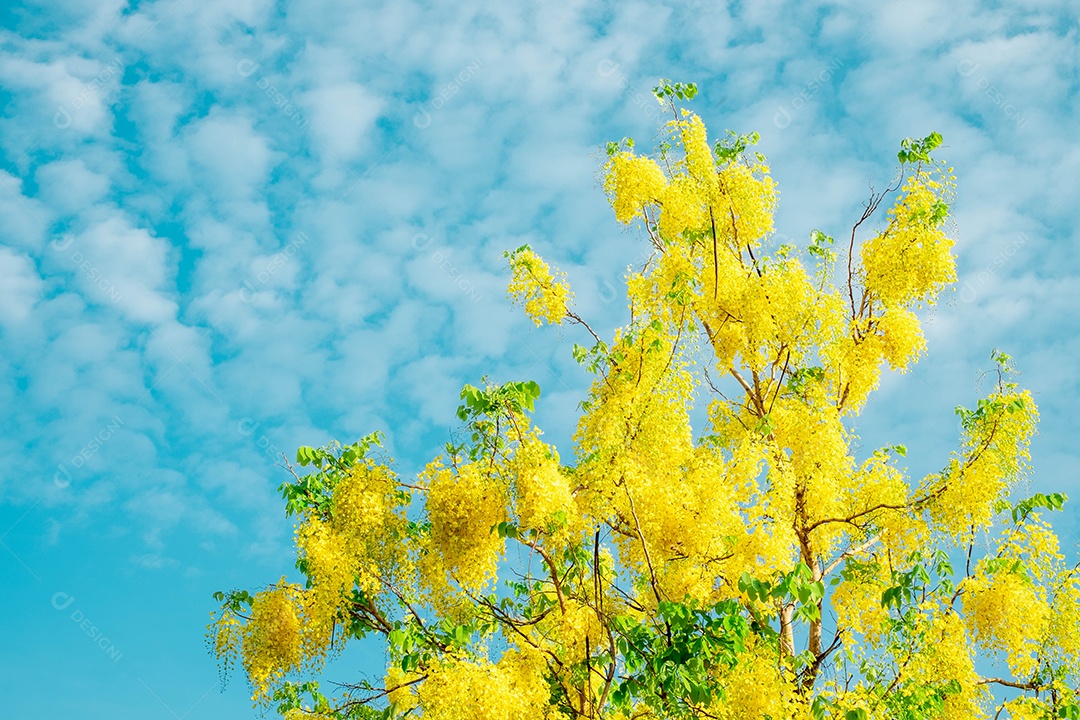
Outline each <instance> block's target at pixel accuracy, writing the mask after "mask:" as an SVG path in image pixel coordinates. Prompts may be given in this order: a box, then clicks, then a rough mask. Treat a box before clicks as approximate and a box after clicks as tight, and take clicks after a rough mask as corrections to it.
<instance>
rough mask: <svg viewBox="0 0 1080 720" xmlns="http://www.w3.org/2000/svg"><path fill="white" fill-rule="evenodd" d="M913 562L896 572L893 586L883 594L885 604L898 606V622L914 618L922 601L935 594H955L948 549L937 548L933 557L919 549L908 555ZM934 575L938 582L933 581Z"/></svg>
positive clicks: (909, 620) (885, 605)
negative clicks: (905, 568) (924, 555)
mask: <svg viewBox="0 0 1080 720" xmlns="http://www.w3.org/2000/svg"><path fill="white" fill-rule="evenodd" d="M908 560H909V562H910V563H911V565H910V567H909V568H908V569H907V570H903V571H894V572H893V573H892V578H891V579H892V585H890V586H889V587H888V588H886V589H885V591H884V592H882V594H881V606H882V607H886V608H895V609H896V610H897V611H898V612H899V618H898V620H897V621H896V622H898V623H899V624H900V625H905V624H907V623H910V622H913V621H914V615H911V614H909V613H917V608H916V605H917V604H919V603H922V602H924V601H925V600H926V598H927V597H928V596H929V595H930V594H932V593H939V592H940V593H944V594H946V595H948V594H951V593H952V592H953V590H954V588H955V585H954V583H953V579H952V578H953V566H952V562H951V561H950V560H949V554H948V553H947V552H945V551H944V550H935V551H934V552H933V554H931V555H930V556H929V558H924V557H923V555H922V553H920V552H918V551H916V552H914V553H912V554H911V555H910V556H909V557H908ZM934 578H936V579H937V581H938V582H937V585H936V586H935V585H934V584H933V580H934Z"/></svg>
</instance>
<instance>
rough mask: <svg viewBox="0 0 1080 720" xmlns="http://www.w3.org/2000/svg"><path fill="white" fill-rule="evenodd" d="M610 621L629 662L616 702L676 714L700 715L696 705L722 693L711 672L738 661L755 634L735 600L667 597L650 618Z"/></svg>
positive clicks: (616, 688)
mask: <svg viewBox="0 0 1080 720" xmlns="http://www.w3.org/2000/svg"><path fill="white" fill-rule="evenodd" d="M611 625H612V628H613V629H614V630H615V633H616V639H615V643H616V647H617V649H618V651H619V653H620V654H621V655H622V657H623V659H624V663H625V667H624V669H623V673H622V674H621V676H620V680H619V682H618V683H616V685H615V686H614V688H613V690H612V693H611V700H612V704H613V705H614V706H615V707H616V708H620V709H623V710H629V709H630V707H632V705H633V703H634V702H639V703H643V704H645V705H646V706H647V707H649V708H650V709H651V710H652V711H653V712H655V713H657V714H658V715H659V716H661V717H671V718H691V717H699V715H698V714H696V713H695V712H694V707H695V706H696V705H707V704H708V703H711V702H713V701H714V700H716V699H717V698H718V697H719V696H720V691H719V689H718V688H717V686H716V683H715V682H713V681H712V677H711V674H712V673H713V672H714V671H715V670H717V669H719V668H727V667H731V666H732V665H734V664H735V663H736V662H737V659H738V653H740V652H742V651H743V650H744V649H745V642H746V638H747V636H748V635H749V634H750V626H749V623H748V622H747V620H746V618H745V617H744V616H743V615H742V613H741V610H740V606H739V603H738V602H737V601H735V600H727V601H724V602H720V603H717V604H716V605H714V606H712V607H708V608H702V607H699V606H698V604H697V603H696V602H695V601H693V600H689V599H688V601H687V602H682V603H677V602H670V601H662V602H660V603H659V605H658V607H657V614H656V617H655V618H653V619H651V620H650V621H639V620H637V619H635V618H632V617H629V616H625V615H618V616H615V617H613V618H612V623H611ZM599 662H603V660H602V659H601V661H599Z"/></svg>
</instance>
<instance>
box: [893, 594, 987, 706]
mask: <svg viewBox="0 0 1080 720" xmlns="http://www.w3.org/2000/svg"><path fill="white" fill-rule="evenodd" d="M923 642H924V644H923V647H922V648H921V649H920V651H919V652H918V653H917V654H916V656H915V657H914V658H912V661H911V662H910V670H909V671H908V673H907V674H908V676H909V677H910V678H911V679H912V680H914V681H915V682H919V683H925V684H928V685H929V684H933V685H941V684H943V683H946V682H949V681H953V680H955V681H956V682H957V683H958V684H959V686H960V692H959V693H950V694H947V695H946V696H945V707H944V711H943V712H942V714H941V715H940V716H938V717H937V718H934V719H933V720H953V718H972V719H973V720H974V719H975V718H980V719H981V718H985V717H986V713H985V712H984V711H983V705H984V703H985V700H986V697H987V695H988V693H987V690H986V686H985V685H980V684H979V674H978V673H977V672H975V663H974V660H973V658H972V648H971V647H970V643H969V642H968V637H967V633H966V632H965V629H964V621H963V620H962V619H961V618H960V616H959V615H957V614H956V613H955V612H951V611H947V610H946V611H944V612H942V613H938V614H935V615H932V616H931V617H930V622H929V626H928V628H927V631H926V635H925V636H924V641H923Z"/></svg>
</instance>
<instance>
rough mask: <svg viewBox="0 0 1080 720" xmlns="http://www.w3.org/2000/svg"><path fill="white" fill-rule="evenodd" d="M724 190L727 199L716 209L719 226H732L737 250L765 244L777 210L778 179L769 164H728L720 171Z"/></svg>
mask: <svg viewBox="0 0 1080 720" xmlns="http://www.w3.org/2000/svg"><path fill="white" fill-rule="evenodd" d="M720 192H721V194H722V195H723V197H724V199H725V202H724V205H722V206H721V207H719V208H717V209H716V210H715V211H714V214H715V215H716V216H717V217H716V224H717V228H718V229H719V228H721V227H727V228H728V229H730V233H729V234H728V238H729V241H730V242H731V245H732V247H733V248H734V249H736V250H738V249H739V248H745V247H747V246H750V247H757V246H759V245H761V243H762V241H763V240H764V239H765V236H767V235H769V234H770V233H772V231H773V213H774V212H775V211H776V181H774V180H773V179H772V176H771V175H770V174H769V166H768V165H765V164H764V163H760V164H758V165H754V166H750V167H748V166H746V165H743V164H741V163H731V164H729V165H726V166H725V167H724V168H723V169H721V170H720ZM732 215H734V223H732V220H731V217H732ZM721 218H725V219H724V220H721Z"/></svg>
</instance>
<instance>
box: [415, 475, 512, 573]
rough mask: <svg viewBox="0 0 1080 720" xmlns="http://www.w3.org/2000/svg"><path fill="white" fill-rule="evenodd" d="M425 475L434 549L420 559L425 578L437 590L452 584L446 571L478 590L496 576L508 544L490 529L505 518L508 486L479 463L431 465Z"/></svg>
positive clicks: (432, 546) (427, 507)
mask: <svg viewBox="0 0 1080 720" xmlns="http://www.w3.org/2000/svg"><path fill="white" fill-rule="evenodd" d="M426 475H427V477H428V478H429V481H430V484H429V486H428V495H427V504H426V510H427V515H428V519H429V520H430V521H431V550H432V551H433V552H429V553H428V555H427V556H426V558H425V559H424V561H422V571H423V573H424V580H425V582H426V583H427V584H428V585H429V587H430V589H431V590H432V591H434V592H436V594H438V593H439V592H440V591H444V590H446V589H448V587H449V586H448V585H447V579H448V577H447V576H449V577H450V578H452V579H454V580H455V581H456V582H457V584H458V585H459V586H460V587H462V588H464V589H466V590H470V591H477V590H480V589H482V588H483V587H485V586H486V585H487V584H488V583H490V582H491V581H492V580H494V579H495V571H496V569H497V567H498V564H499V559H500V558H501V557H502V553H503V549H504V546H505V544H506V542H505V540H504V539H503V538H501V537H499V535H498V533H496V532H493V530H492V528H493V527H494V526H496V525H498V524H499V523H500V522H504V521H506V519H507V514H506V507H507V500H508V499H509V497H508V492H507V488H506V487H505V485H504V482H503V481H502V480H501V479H500V478H497V477H494V476H492V475H490V474H489V473H488V472H487V471H486V469H485V468H484V467H481V466H479V465H477V464H475V463H470V464H467V465H462V466H460V467H458V468H457V470H456V471H455V470H453V469H450V468H440V467H437V466H436V465H431V466H429V467H428V470H427V471H426Z"/></svg>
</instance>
